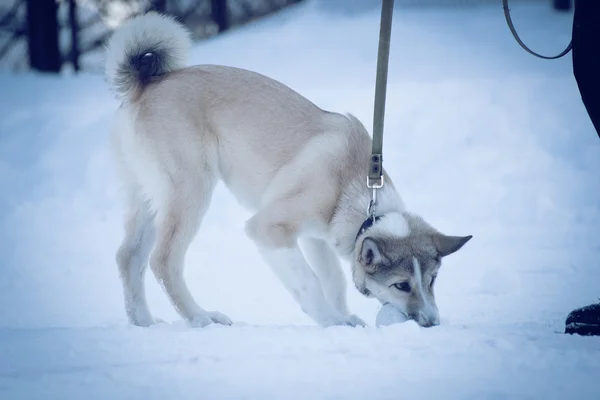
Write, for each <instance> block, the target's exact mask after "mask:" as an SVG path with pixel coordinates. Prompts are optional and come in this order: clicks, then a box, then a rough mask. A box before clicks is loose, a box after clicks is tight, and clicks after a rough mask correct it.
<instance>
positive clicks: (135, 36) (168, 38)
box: [106, 12, 191, 100]
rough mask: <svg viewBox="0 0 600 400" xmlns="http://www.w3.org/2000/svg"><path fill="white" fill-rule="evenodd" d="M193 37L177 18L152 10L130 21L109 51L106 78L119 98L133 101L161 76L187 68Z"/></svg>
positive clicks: (116, 35)
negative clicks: (191, 38) (191, 37)
mask: <svg viewBox="0 0 600 400" xmlns="http://www.w3.org/2000/svg"><path fill="white" fill-rule="evenodd" d="M190 46H191V40H190V36H189V32H188V31H187V29H186V28H185V27H184V26H183V25H182V24H180V23H179V22H177V21H175V19H173V18H171V17H169V16H166V15H162V14H157V13H155V12H149V13H146V14H144V15H139V16H136V17H133V18H131V19H129V20H127V21H126V22H125V23H124V24H123V25H122V26H121V27H119V28H118V29H117V30H116V31H115V33H114V34H113V35H112V37H111V38H110V40H109V42H108V46H107V50H106V78H107V80H108V83H109V85H110V86H111V88H112V89H113V90H114V91H115V92H116V93H117V95H118V97H120V98H122V99H124V100H130V99H132V98H135V97H137V96H139V95H140V94H141V93H142V91H143V90H144V88H145V87H146V85H148V84H149V83H151V82H153V81H155V80H157V79H158V77H160V76H162V75H164V74H167V73H169V72H171V71H175V70H177V69H180V68H184V67H185V66H186V65H187V58H188V52H189V48H190Z"/></svg>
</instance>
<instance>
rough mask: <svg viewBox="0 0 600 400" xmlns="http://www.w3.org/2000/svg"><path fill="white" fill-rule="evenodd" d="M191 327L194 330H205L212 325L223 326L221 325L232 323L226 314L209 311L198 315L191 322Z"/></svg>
mask: <svg viewBox="0 0 600 400" xmlns="http://www.w3.org/2000/svg"><path fill="white" fill-rule="evenodd" d="M189 323H190V326H192V327H194V328H204V327H205V326H207V325H210V324H213V323H215V324H221V325H231V324H232V322H231V320H230V319H229V317H227V316H226V315H225V314H221V313H220V312H218V311H209V312H205V313H202V314H198V315H196V316H194V318H192V319H190V321H189Z"/></svg>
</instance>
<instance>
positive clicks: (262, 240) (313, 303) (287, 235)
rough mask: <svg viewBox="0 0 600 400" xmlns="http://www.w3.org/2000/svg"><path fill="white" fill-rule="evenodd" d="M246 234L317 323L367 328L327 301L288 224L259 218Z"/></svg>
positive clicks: (251, 222) (250, 225)
mask: <svg viewBox="0 0 600 400" xmlns="http://www.w3.org/2000/svg"><path fill="white" fill-rule="evenodd" d="M271 215H272V214H271ZM246 231H247V233H248V236H249V237H250V238H251V239H252V240H254V242H255V243H256V244H257V246H258V248H259V251H260V253H261V255H262V257H263V259H264V260H265V262H266V263H267V264H268V265H269V266H270V267H271V269H272V270H273V272H274V273H275V275H276V276H277V277H278V278H279V280H280V281H281V282H282V283H283V285H284V286H285V288H286V289H287V290H288V291H289V292H290V294H291V295H292V296H293V297H294V299H295V300H296V302H298V304H299V305H300V307H301V308H302V311H304V312H305V313H306V314H308V315H309V316H310V317H311V318H312V319H313V320H315V322H317V323H318V324H319V325H322V326H332V325H350V326H356V325H361V326H364V325H365V323H364V322H363V321H362V320H361V319H360V318H358V317H357V316H355V315H344V314H343V313H341V312H340V311H339V310H338V309H337V308H336V307H334V306H333V305H332V304H331V303H330V302H329V301H327V299H326V297H325V295H324V293H323V288H322V286H321V282H320V281H319V278H318V277H317V275H315V273H314V272H313V270H312V269H311V267H310V266H309V264H308V263H307V262H306V260H305V259H304V255H303V254H302V251H301V250H300V248H299V247H298V245H297V243H296V239H295V238H294V236H293V235H292V232H290V230H289V229H286V228H285V224H281V223H273V221H272V220H271V221H268V219H264V220H261V218H260V214H259V215H257V216H255V217H253V218H252V219H251V220H250V221H248V224H247V228H246Z"/></svg>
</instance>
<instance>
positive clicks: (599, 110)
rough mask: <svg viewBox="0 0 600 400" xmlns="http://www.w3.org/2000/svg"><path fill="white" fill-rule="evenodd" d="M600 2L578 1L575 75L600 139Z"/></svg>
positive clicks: (576, 0)
mask: <svg viewBox="0 0 600 400" xmlns="http://www.w3.org/2000/svg"><path fill="white" fill-rule="evenodd" d="M599 43H600V1H598V0H575V12H574V20H573V74H574V75H575V79H576V80H577V85H578V87H579V92H580V93H581V99H582V100H583V104H584V105H585V108H586V110H587V112H588V114H589V116H590V119H591V120H592V123H593V124H594V127H595V128H596V133H598V136H600V44H599Z"/></svg>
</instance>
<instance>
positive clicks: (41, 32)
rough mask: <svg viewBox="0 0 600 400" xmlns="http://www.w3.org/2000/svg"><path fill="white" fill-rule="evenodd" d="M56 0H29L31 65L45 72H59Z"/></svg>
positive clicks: (28, 37)
mask: <svg viewBox="0 0 600 400" xmlns="http://www.w3.org/2000/svg"><path fill="white" fill-rule="evenodd" d="M57 10H58V7H57V3H56V0H27V40H28V48H29V65H30V66H31V68H33V69H37V70H39V71H44V72H59V71H60V67H61V64H62V62H61V56H60V50H59V47H58V15H57Z"/></svg>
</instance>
